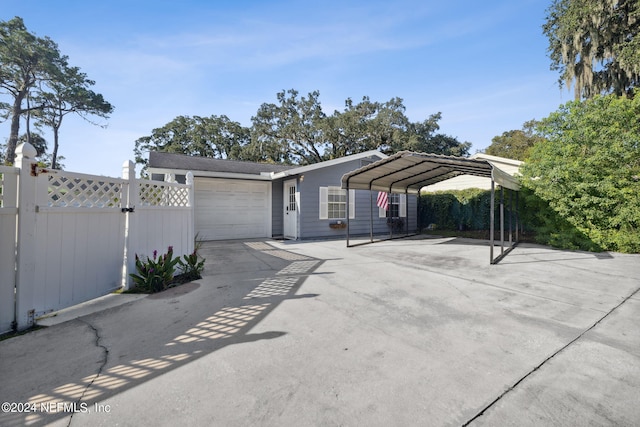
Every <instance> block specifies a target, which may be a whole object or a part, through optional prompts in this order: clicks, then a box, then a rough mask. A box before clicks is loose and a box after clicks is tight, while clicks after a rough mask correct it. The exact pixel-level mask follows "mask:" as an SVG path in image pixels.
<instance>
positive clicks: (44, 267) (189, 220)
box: [0, 145, 194, 333]
mask: <svg viewBox="0 0 640 427" xmlns="http://www.w3.org/2000/svg"><path fill="white" fill-rule="evenodd" d="M32 148H33V147H30V146H26V147H25V146H23V145H21V146H19V147H18V150H17V152H18V156H17V158H16V166H18V167H17V168H7V167H3V168H2V169H0V173H1V174H2V181H0V182H2V187H1V188H2V195H1V196H0V197H2V198H1V199H0V200H1V202H2V203H1V204H0V333H2V332H7V331H9V330H11V329H17V330H21V329H25V328H28V327H29V326H31V325H33V323H34V319H35V318H37V317H39V316H41V315H43V314H46V313H48V312H51V311H54V310H60V309H62V308H65V307H69V306H72V305H75V304H78V303H81V302H84V301H88V300H90V299H93V298H97V297H100V296H102V295H106V294H108V293H110V292H112V291H114V290H116V289H119V288H121V287H124V288H128V286H129V284H130V282H131V281H130V277H129V273H133V272H135V254H138V255H144V256H151V254H152V253H153V251H154V250H157V251H158V253H160V254H162V253H165V252H166V251H167V248H168V247H169V246H172V247H173V250H174V254H175V255H176V256H181V255H183V254H187V253H191V252H192V251H193V248H194V219H193V218H194V215H193V179H192V177H191V174H189V175H188V176H189V179H188V181H187V184H177V183H169V182H161V181H150V180H142V179H136V178H135V169H134V164H133V162H127V163H125V165H124V166H123V177H122V178H111V177H105V176H94V175H87V174H79V173H72V172H66V171H58V170H48V169H44V168H39V167H38V166H37V164H36V163H35V162H34V160H33V157H34V156H35V150H33V151H32V150H31V149H32ZM14 293H15V297H14Z"/></svg>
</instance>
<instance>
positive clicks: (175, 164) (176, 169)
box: [149, 150, 387, 180]
mask: <svg viewBox="0 0 640 427" xmlns="http://www.w3.org/2000/svg"><path fill="white" fill-rule="evenodd" d="M386 157H387V156H386V155H385V154H383V153H381V152H379V151H377V150H370V151H365V152H362V153H357V154H352V155H350V156H345V157H340V158H337V159H332V160H326V161H324V162H319V163H314V164H311V165H306V166H292V165H276V164H272V163H257V162H244V161H238V160H227V159H213V158H210V157H197V156H187V155H184V154H175V153H164V152H160V151H151V152H149V171H150V172H152V173H169V172H170V173H187V172H188V171H191V172H193V174H194V175H195V176H209V177H230V178H243V177H245V178H251V179H262V180H271V179H278V178H283V177H287V176H292V175H298V174H302V173H307V172H309V171H312V170H316V169H321V168H325V167H330V166H334V165H338V164H341V163H345V162H350V161H353V160H358V159H366V158H378V159H384V158H386ZM247 175H252V176H251V177H247Z"/></svg>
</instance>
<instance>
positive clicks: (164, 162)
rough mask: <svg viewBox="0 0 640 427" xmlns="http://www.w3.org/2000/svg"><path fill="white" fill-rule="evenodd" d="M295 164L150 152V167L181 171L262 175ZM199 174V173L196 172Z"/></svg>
mask: <svg viewBox="0 0 640 427" xmlns="http://www.w3.org/2000/svg"><path fill="white" fill-rule="evenodd" d="M294 167H295V166H289V165H276V164H272V163H257V162H244V161H239V160H228V159H213V158H211V157H199V156H187V155H184V154H175V153H164V152H160V151H151V152H149V168H151V169H172V170H174V169H176V170H179V171H185V172H186V171H193V172H196V171H203V172H220V173H236V174H247V175H261V174H264V173H271V172H280V171H284V170H287V169H292V168H294ZM196 175H197V174H196Z"/></svg>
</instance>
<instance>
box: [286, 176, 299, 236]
mask: <svg viewBox="0 0 640 427" xmlns="http://www.w3.org/2000/svg"><path fill="white" fill-rule="evenodd" d="M296 190H297V187H296V180H295V179H294V180H291V181H286V182H285V183H284V238H285V239H293V240H295V239H297V238H298V198H297V194H296Z"/></svg>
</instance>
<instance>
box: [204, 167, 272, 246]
mask: <svg viewBox="0 0 640 427" xmlns="http://www.w3.org/2000/svg"><path fill="white" fill-rule="evenodd" d="M269 185H270V183H268V182H260V181H243V180H237V179H214V178H196V179H195V190H196V194H195V205H196V209H195V222H196V233H198V239H202V240H224V239H245V238H254V237H271V209H270V205H271V204H270V203H269V200H270V194H269V193H270V192H269Z"/></svg>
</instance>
